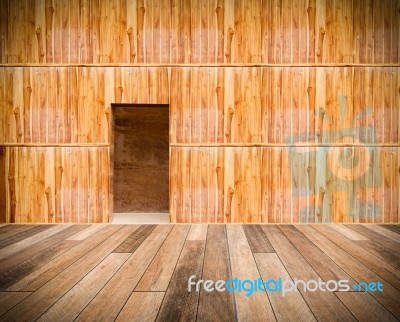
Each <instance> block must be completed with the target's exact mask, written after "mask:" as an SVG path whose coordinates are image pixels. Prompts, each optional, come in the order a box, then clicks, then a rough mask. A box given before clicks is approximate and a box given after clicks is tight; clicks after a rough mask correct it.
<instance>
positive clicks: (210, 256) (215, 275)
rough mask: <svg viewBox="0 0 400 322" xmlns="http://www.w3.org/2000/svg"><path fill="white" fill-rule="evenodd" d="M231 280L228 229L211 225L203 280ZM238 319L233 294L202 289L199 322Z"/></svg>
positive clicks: (198, 312) (198, 314)
mask: <svg viewBox="0 0 400 322" xmlns="http://www.w3.org/2000/svg"><path fill="white" fill-rule="evenodd" d="M231 278H232V274H231V268H230V264H229V251H228V241H227V237H226V227H225V225H209V228H208V235H207V243H206V250H205V254H204V264H203V274H202V279H203V280H212V281H217V280H224V281H228V280H230V279H231ZM236 319H237V316H236V309H235V299H234V296H233V294H232V293H230V292H228V291H225V292H216V291H214V292H206V291H204V289H201V291H200V298H199V307H198V311H197V320H199V321H215V320H217V321H235V320H236Z"/></svg>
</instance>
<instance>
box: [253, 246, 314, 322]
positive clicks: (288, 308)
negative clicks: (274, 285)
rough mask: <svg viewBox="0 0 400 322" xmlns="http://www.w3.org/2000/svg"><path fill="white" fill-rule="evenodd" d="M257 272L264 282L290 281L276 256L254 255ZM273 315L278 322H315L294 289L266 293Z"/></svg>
mask: <svg viewBox="0 0 400 322" xmlns="http://www.w3.org/2000/svg"><path fill="white" fill-rule="evenodd" d="M254 258H255V260H256V263H257V266H258V270H259V271H260V274H261V277H262V279H263V281H264V282H266V281H268V280H271V279H273V280H276V281H277V280H278V279H279V278H281V279H282V280H291V277H290V275H289V274H288V272H287V271H286V269H285V267H284V266H283V264H282V262H281V261H280V260H279V257H278V255H277V254H272V253H271V254H254ZM268 297H269V299H270V301H271V305H272V308H273V310H274V314H275V316H276V319H277V320H278V321H291V320H296V321H316V320H315V317H314V315H313V313H312V312H311V310H310V308H309V307H308V305H307V303H306V302H305V301H304V299H303V297H302V296H301V294H300V292H299V291H298V290H297V289H296V290H295V291H293V292H288V293H286V294H285V296H282V293H268Z"/></svg>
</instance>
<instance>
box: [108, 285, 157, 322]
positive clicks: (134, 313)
mask: <svg viewBox="0 0 400 322" xmlns="http://www.w3.org/2000/svg"><path fill="white" fill-rule="evenodd" d="M164 294H165V293H164V292H133V293H132V295H131V296H130V297H129V299H128V301H127V302H126V304H125V305H124V307H123V308H122V310H121V312H120V313H119V315H118V317H117V319H116V320H115V321H117V322H121V321H143V322H144V321H148V322H151V321H155V320H156V318H157V313H158V310H159V308H160V306H161V302H162V300H163V298H164Z"/></svg>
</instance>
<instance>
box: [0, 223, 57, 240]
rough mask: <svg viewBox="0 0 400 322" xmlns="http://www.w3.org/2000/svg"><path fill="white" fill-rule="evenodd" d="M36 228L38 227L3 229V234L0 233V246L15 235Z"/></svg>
mask: <svg viewBox="0 0 400 322" xmlns="http://www.w3.org/2000/svg"><path fill="white" fill-rule="evenodd" d="M37 226H38V225H8V228H13V229H4V232H3V231H0V234H1V235H0V245H1V243H3V242H6V241H7V243H8V240H9V239H10V238H11V237H15V235H18V234H21V233H23V232H25V231H27V230H29V229H32V228H35V227H37ZM2 228H3V227H2ZM4 228H6V227H4ZM48 228H50V227H48ZM16 242H17V241H16Z"/></svg>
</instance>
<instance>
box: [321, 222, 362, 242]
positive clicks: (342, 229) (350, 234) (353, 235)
mask: <svg viewBox="0 0 400 322" xmlns="http://www.w3.org/2000/svg"><path fill="white" fill-rule="evenodd" d="M328 226H329V227H330V228H333V229H334V230H336V231H337V232H339V233H341V234H342V235H343V236H344V237H347V238H348V239H350V240H368V238H367V237H365V236H363V235H361V234H359V233H357V232H356V231H354V230H353V229H351V228H349V227H346V226H344V225H342V224H330V225H328Z"/></svg>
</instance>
